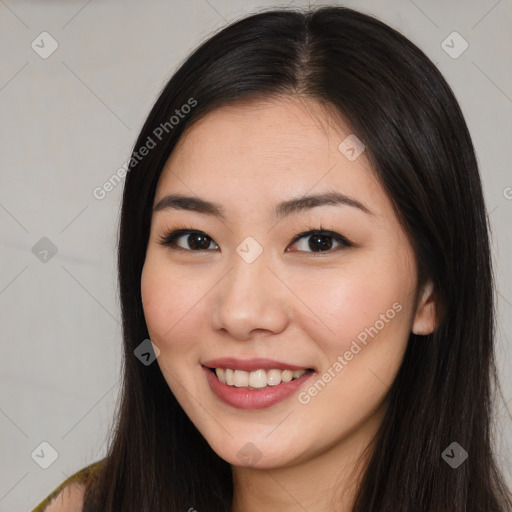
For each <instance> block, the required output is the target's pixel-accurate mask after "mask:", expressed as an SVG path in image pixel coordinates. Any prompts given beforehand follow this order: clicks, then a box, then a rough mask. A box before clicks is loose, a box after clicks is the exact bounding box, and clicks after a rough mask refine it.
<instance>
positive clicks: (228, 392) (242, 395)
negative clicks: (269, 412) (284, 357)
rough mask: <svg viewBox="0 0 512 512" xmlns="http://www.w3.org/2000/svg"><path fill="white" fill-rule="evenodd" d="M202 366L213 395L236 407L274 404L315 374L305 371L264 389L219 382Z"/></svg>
mask: <svg viewBox="0 0 512 512" xmlns="http://www.w3.org/2000/svg"><path fill="white" fill-rule="evenodd" d="M216 367H217V368H219V367H222V366H216ZM202 368H203V370H204V371H205V372H206V379H207V380H208V383H209V384H210V388H211V389H212V391H213V392H214V393H215V395H216V396H217V397H218V398H220V399H221V400H222V401H223V402H225V403H227V404H228V405H231V406H233V407H237V408H238V409H264V408H265V407H270V406H272V405H275V404H277V403H279V402H281V401H283V400H285V399H286V398H288V397H290V396H291V395H293V394H294V393H295V391H296V390H297V389H298V388H299V387H300V386H302V385H303V384H304V383H305V382H306V381H307V380H309V379H310V378H311V376H312V375H315V374H316V372H307V373H305V374H304V375H302V377H299V378H298V379H295V380H291V381H289V382H282V383H281V384H278V385H277V386H267V387H266V388H264V389H247V388H237V387H234V386H228V385H227V384H224V383H223V382H221V381H220V380H219V379H218V378H217V376H216V375H215V373H214V372H212V371H211V370H209V369H208V368H207V367H206V366H203V367H202ZM228 368H229V366H228ZM258 368H261V366H259V367H258ZM274 368H275V367H274ZM287 369H291V368H287ZM298 369H300V368H298Z"/></svg>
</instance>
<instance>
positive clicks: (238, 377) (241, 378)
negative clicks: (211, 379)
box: [234, 370, 249, 388]
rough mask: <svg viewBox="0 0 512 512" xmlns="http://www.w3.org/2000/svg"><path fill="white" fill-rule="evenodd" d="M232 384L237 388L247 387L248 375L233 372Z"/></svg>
mask: <svg viewBox="0 0 512 512" xmlns="http://www.w3.org/2000/svg"><path fill="white" fill-rule="evenodd" d="M234 384H235V386H236V387H237V388H243V387H244V386H248V385H249V374H248V373H247V372H244V371H242V370H235V381H234Z"/></svg>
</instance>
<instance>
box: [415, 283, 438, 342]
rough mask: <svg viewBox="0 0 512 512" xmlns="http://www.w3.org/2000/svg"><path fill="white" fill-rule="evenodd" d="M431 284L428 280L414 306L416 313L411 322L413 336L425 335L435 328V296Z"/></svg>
mask: <svg viewBox="0 0 512 512" xmlns="http://www.w3.org/2000/svg"><path fill="white" fill-rule="evenodd" d="M433 289H434V287H433V285H432V282H431V281H430V280H429V281H427V283H426V284H425V285H424V286H423V289H422V290H421V291H420V297H421V298H420V300H419V301H418V305H417V306H416V313H415V315H414V320H413V322H412V332H413V333H414V334H420V335H423V336H425V335H427V334H430V333H432V332H433V331H434V329H435V328H436V323H437V322H436V321H437V319H436V311H435V295H434V292H433Z"/></svg>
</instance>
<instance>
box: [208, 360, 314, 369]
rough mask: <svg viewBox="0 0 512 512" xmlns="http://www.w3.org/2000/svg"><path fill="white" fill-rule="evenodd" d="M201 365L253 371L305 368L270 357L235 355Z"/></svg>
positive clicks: (304, 367)
mask: <svg viewBox="0 0 512 512" xmlns="http://www.w3.org/2000/svg"><path fill="white" fill-rule="evenodd" d="M202 364H203V366H208V368H231V369H232V370H244V371H246V372H254V371H256V370H260V369H263V370H272V369H274V368H275V369H277V370H307V369H308V367H306V366H295V365H292V364H287V363H283V362H281V361H274V360H272V359H264V358H255V359H236V358H235V357H220V358H218V359H210V360H209V361H204V363H202Z"/></svg>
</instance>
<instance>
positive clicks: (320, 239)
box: [309, 235, 332, 250]
mask: <svg viewBox="0 0 512 512" xmlns="http://www.w3.org/2000/svg"><path fill="white" fill-rule="evenodd" d="M326 240H327V241H326ZM315 244H317V245H315ZM318 247H320V248H321V249H323V250H329V249H330V248H331V247H332V240H331V237H330V236H329V235H312V236H311V238H310V243H309V248H310V249H312V250H315V249H318Z"/></svg>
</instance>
